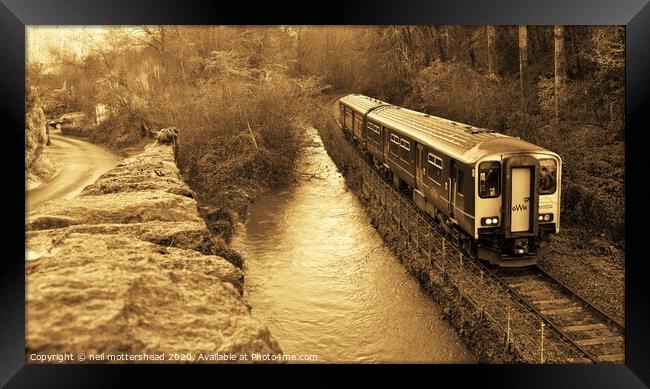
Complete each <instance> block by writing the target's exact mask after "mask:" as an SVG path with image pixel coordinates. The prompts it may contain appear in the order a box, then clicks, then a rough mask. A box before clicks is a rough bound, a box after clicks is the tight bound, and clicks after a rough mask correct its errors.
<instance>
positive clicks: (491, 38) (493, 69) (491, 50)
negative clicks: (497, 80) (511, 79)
mask: <svg viewBox="0 0 650 389" xmlns="http://www.w3.org/2000/svg"><path fill="white" fill-rule="evenodd" d="M486 31H487V54H488V73H490V74H497V72H498V71H497V45H496V41H497V30H496V27H495V26H486Z"/></svg>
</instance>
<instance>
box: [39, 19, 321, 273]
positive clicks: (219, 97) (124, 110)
mask: <svg viewBox="0 0 650 389" xmlns="http://www.w3.org/2000/svg"><path fill="white" fill-rule="evenodd" d="M83 44H84V47H85V51H86V52H87V55H86V56H84V57H82V58H78V57H74V56H70V57H65V55H66V53H62V54H61V55H62V56H64V60H63V61H62V63H61V64H59V65H58V73H57V74H56V77H52V76H51V75H48V74H45V73H43V72H42V71H41V70H42V69H41V68H40V67H39V66H36V65H34V64H32V66H30V67H29V69H30V72H31V74H33V77H32V79H33V83H34V84H35V85H40V86H41V87H42V88H41V90H45V87H46V86H48V85H49V86H50V88H51V87H53V86H59V85H61V84H64V82H63V81H64V80H67V85H68V88H71V87H72V86H74V89H73V90H70V91H69V92H70V93H63V97H65V98H64V103H65V105H66V108H64V110H66V111H85V112H87V113H88V115H89V117H93V109H94V106H95V104H96V103H102V104H105V105H106V106H108V107H109V108H110V112H111V114H110V115H109V117H108V119H107V120H106V121H104V122H103V123H101V124H100V125H98V126H92V125H90V126H86V127H84V128H81V129H79V131H78V133H77V135H82V136H85V137H87V138H88V139H89V140H90V141H92V142H96V143H100V144H104V145H106V146H108V147H110V148H112V149H113V150H115V151H116V152H118V153H119V152H120V151H124V150H125V149H128V148H129V147H131V146H133V145H136V144H139V143H141V142H143V141H146V140H148V137H149V136H150V135H149V134H150V133H151V132H154V131H155V130H156V129H159V128H161V127H171V126H173V127H177V128H178V129H179V130H180V137H179V142H180V143H179V148H178V153H177V162H178V165H179V168H180V169H181V172H182V174H183V177H184V179H185V180H186V182H187V183H188V184H189V185H190V186H191V188H192V190H193V191H194V192H195V193H196V195H197V200H198V201H199V204H200V206H201V207H200V208H201V213H202V215H203V217H204V218H205V219H206V221H207V222H208V225H209V227H210V229H211V230H212V232H213V233H214V234H216V235H218V236H220V237H221V239H222V243H223V244H222V246H223V254H224V255H226V256H228V257H230V258H231V259H232V260H235V261H237V260H238V255H237V254H236V253H234V252H232V251H231V250H230V249H228V248H227V247H226V245H225V243H226V242H227V241H228V239H229V238H230V236H231V235H232V233H233V230H234V226H235V223H236V221H237V219H238V218H239V217H241V216H242V215H243V214H244V213H245V211H246V208H247V206H248V204H249V203H250V201H252V199H254V198H255V196H256V195H257V194H259V193H261V192H264V191H266V190H268V189H269V188H271V187H273V186H274V185H277V184H279V183H282V182H284V181H286V180H288V179H290V177H291V172H292V168H293V163H294V160H295V159H296V156H297V154H298V151H299V149H300V147H301V145H302V142H303V138H302V135H303V130H302V128H301V127H300V126H301V123H309V122H311V121H312V120H311V116H312V114H313V111H314V107H315V104H316V96H318V95H319V94H320V91H321V89H322V85H321V82H320V80H319V79H318V78H317V77H311V76H303V75H299V74H296V73H295V72H293V71H292V66H291V64H292V62H293V60H294V58H293V57H294V53H293V47H294V45H295V39H294V37H293V36H292V35H291V34H290V33H288V31H287V29H285V28H282V27H268V28H244V27H239V28H238V27H187V26H186V27H179V26H153V27H148V26H140V27H136V28H133V29H126V28H119V27H118V28H109V29H108V30H107V32H106V34H105V36H104V42H103V43H102V44H100V43H99V42H95V41H93V40H89V41H87V42H83ZM82 75H83V76H84V77H82ZM50 84H51V85H50ZM64 89H65V88H64ZM64 92H65V91H64ZM50 100H52V99H50ZM53 107H54V105H53ZM57 109H59V108H57Z"/></svg>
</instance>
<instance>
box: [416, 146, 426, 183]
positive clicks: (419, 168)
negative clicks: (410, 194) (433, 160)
mask: <svg viewBox="0 0 650 389" xmlns="http://www.w3.org/2000/svg"><path fill="white" fill-rule="evenodd" d="M426 166H427V165H426V162H425V161H424V151H423V147H422V145H421V144H420V143H417V146H416V154H415V187H416V188H417V189H419V190H421V191H422V190H424V176H425V169H426Z"/></svg>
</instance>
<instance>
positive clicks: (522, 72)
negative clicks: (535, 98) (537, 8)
mask: <svg viewBox="0 0 650 389" xmlns="http://www.w3.org/2000/svg"><path fill="white" fill-rule="evenodd" d="M527 68H528V29H527V28H526V26H519V84H520V89H521V106H522V111H523V112H524V113H526V112H528V94H527V89H528V80H527V73H526V72H527Z"/></svg>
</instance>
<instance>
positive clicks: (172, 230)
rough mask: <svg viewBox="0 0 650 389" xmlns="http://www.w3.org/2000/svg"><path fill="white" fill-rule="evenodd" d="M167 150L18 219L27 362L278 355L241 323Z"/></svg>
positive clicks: (154, 150)
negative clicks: (21, 222)
mask: <svg viewBox="0 0 650 389" xmlns="http://www.w3.org/2000/svg"><path fill="white" fill-rule="evenodd" d="M175 144H176V132H175V130H171V129H168V130H162V131H161V136H159V138H158V141H157V142H156V143H154V144H151V145H150V146H147V147H146V148H145V150H144V152H143V153H141V154H139V155H136V156H133V157H130V158H127V159H125V160H124V161H122V162H121V163H120V164H119V165H118V166H117V167H116V168H115V169H113V170H111V171H109V172H107V173H105V174H104V175H102V176H101V177H100V178H99V179H98V180H97V181H96V182H95V183H94V184H92V185H90V186H88V187H86V188H85V189H84V190H83V191H82V192H81V194H80V195H79V196H77V197H76V198H74V199H71V200H57V201H52V202H48V203H45V204H43V205H42V206H41V207H39V208H37V209H35V210H34V211H33V212H31V213H30V214H29V215H28V217H27V226H26V227H27V236H26V242H27V261H26V266H25V267H26V277H27V287H26V299H27V300H26V304H27V306H26V311H27V317H26V321H27V323H26V324H27V328H26V331H27V334H26V357H27V360H28V362H33V361H30V354H32V353H37V354H56V353H74V354H75V355H76V354H77V353H84V354H85V355H91V354H101V353H104V354H106V355H108V354H120V353H124V354H130V355H140V354H163V353H164V354H166V355H167V358H166V359H165V362H174V361H170V360H169V358H168V356H169V354H175V353H179V354H186V353H190V354H192V360H189V361H190V362H192V361H193V362H200V361H198V360H197V357H198V354H215V353H234V354H244V353H247V354H249V355H250V354H252V353H261V354H266V353H271V354H277V353H281V350H280V347H279V345H278V344H277V342H276V341H275V340H274V339H273V338H272V337H271V334H270V333H269V331H268V330H267V329H266V327H265V326H263V325H262V324H261V323H258V322H256V321H255V320H253V319H252V318H251V316H250V307H249V306H248V305H247V303H246V302H245V301H244V300H243V298H242V290H243V273H242V271H241V270H240V269H239V268H238V267H237V266H235V265H233V264H231V263H230V262H228V261H227V260H225V259H224V258H222V257H220V256H218V255H216V253H217V252H218V251H217V250H218V248H217V247H216V245H215V240H214V238H213V237H212V236H211V235H210V232H209V230H208V228H207V227H206V224H205V222H204V220H203V219H202V218H201V217H200V216H199V212H198V210H197V203H196V201H195V200H194V197H195V196H194V193H193V192H192V191H191V190H190V188H189V187H188V186H187V185H186V184H185V183H184V182H183V180H182V178H181V176H180V173H179V170H178V168H177V166H176V163H175ZM249 361H250V357H249ZM70 362H72V363H78V362H79V361H77V360H73V361H70ZM86 362H91V363H94V362H93V361H90V360H86ZM127 362H129V361H127ZM130 362H131V363H133V362H134V361H130ZM135 362H136V363H137V362H138V360H136V361H135Z"/></svg>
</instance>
